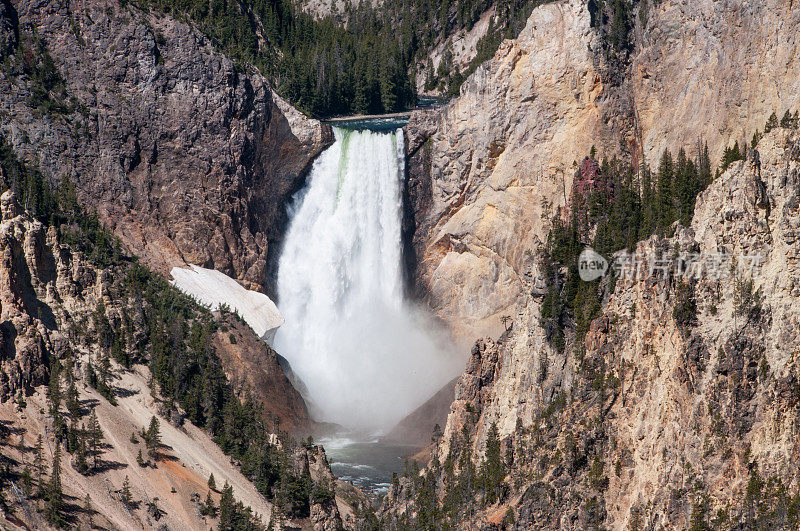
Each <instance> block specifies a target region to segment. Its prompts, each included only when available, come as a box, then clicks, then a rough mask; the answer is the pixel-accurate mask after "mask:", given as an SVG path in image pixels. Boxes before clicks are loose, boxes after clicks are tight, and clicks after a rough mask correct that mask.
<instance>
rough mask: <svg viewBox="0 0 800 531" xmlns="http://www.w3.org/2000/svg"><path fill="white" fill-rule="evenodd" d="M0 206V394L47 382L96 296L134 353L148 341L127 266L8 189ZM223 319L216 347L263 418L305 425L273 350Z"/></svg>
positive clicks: (84, 325) (90, 320)
mask: <svg viewBox="0 0 800 531" xmlns="http://www.w3.org/2000/svg"><path fill="white" fill-rule="evenodd" d="M0 206H1V207H2V215H3V217H2V223H0V251H1V252H2V263H0V282H2V289H0V323H2V324H0V330H2V336H0V337H1V338H2V342H1V343H0V352H2V355H1V356H0V400H2V401H6V400H8V399H9V398H11V397H14V396H16V395H17V394H18V393H19V392H20V391H22V392H23V394H30V393H31V392H33V389H34V388H35V387H36V386H39V385H41V384H45V383H47V381H48V377H49V367H50V365H51V363H52V362H53V360H54V359H59V358H62V357H63V356H64V355H66V354H67V353H70V352H73V351H75V350H78V349H82V348H84V347H85V346H86V345H85V342H86V341H87V338H86V337H85V336H84V334H86V333H87V332H89V331H90V329H89V327H90V326H91V330H95V329H96V328H97V326H98V325H97V323H96V320H97V319H96V316H95V315H96V312H97V308H98V305H99V304H102V307H103V308H104V314H105V316H106V318H107V319H108V321H109V325H110V326H111V327H112V328H114V329H118V327H123V328H124V330H125V331H126V334H128V337H129V341H130V343H131V345H129V346H128V347H126V349H128V350H130V351H131V355H134V351H135V347H134V346H133V345H136V344H138V343H140V342H141V341H146V335H147V327H146V324H145V319H144V308H143V306H142V304H143V303H142V301H141V300H138V299H136V298H132V297H122V296H120V283H121V282H122V279H123V277H124V273H123V272H121V271H119V270H116V269H115V268H108V269H101V268H98V267H97V266H96V265H95V264H94V263H92V262H91V261H90V260H87V259H86V258H85V257H84V256H83V255H82V253H80V252H75V251H74V250H73V249H72V248H70V247H69V246H67V245H64V244H61V243H60V241H59V238H58V235H57V231H56V229H55V228H53V227H45V226H44V225H42V223H40V222H38V221H36V220H33V219H32V218H31V217H30V216H29V215H27V214H26V213H25V212H23V210H22V208H21V207H20V206H19V205H18V204H17V202H16V199H15V196H14V194H13V192H11V191H7V192H6V193H4V194H3V196H2V198H1V199H0ZM224 320H225V321H226V324H225V328H226V329H225V330H223V329H222V327H220V328H219V329H218V330H217V331H216V333H215V335H214V336H213V347H214V350H215V352H216V353H217V355H218V356H219V358H220V360H221V361H222V363H223V365H224V367H225V368H226V371H227V374H228V377H229V380H231V382H233V383H234V384H235V387H236V388H237V389H240V390H241V391H242V398H243V399H244V398H245V395H247V396H250V397H252V398H254V399H256V400H258V401H259V402H261V404H262V410H263V414H264V417H265V419H268V420H269V422H270V423H272V422H273V421H275V418H276V417H277V418H278V419H279V421H278V423H279V424H282V426H281V427H282V428H283V429H284V430H288V431H292V432H295V431H300V432H304V431H307V430H309V429H310V427H311V426H312V424H313V423H312V421H311V419H310V417H309V414H308V411H307V409H306V405H305V402H304V401H303V399H302V397H301V396H300V394H299V393H298V392H297V391H296V390H295V389H294V387H293V386H292V385H291V383H289V380H288V379H287V377H286V375H285V374H284V372H283V370H282V369H281V367H280V365H279V363H278V358H277V355H276V354H275V352H273V351H272V350H271V349H269V347H268V346H267V345H266V344H264V343H263V342H262V341H261V340H260V339H259V338H258V337H257V336H256V335H255V334H254V333H253V332H252V330H250V328H249V327H247V326H246V325H243V324H241V323H239V322H238V321H236V320H235V319H233V318H232V317H230V316H228V317H227V318H225V319H224ZM123 323H124V325H123ZM227 327H230V328H229V329H228V328H227ZM136 361H142V360H140V359H136Z"/></svg>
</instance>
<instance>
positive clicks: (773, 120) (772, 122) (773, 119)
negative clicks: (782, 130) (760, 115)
mask: <svg viewBox="0 0 800 531" xmlns="http://www.w3.org/2000/svg"><path fill="white" fill-rule="evenodd" d="M776 127H778V115H777V114H775V112H774V111H773V112H772V114H770V115H769V118H768V119H767V123H766V124H764V134H767V133H769V132H770V131H772V130H773V129H775V128H776Z"/></svg>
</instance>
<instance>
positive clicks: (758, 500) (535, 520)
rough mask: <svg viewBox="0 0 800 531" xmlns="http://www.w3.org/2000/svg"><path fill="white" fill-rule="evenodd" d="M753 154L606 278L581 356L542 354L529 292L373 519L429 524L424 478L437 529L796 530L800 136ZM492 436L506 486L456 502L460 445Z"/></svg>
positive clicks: (769, 139)
mask: <svg viewBox="0 0 800 531" xmlns="http://www.w3.org/2000/svg"><path fill="white" fill-rule="evenodd" d="M757 149H758V155H759V156H758V158H753V159H751V160H747V161H738V162H735V163H733V164H732V166H731V167H730V169H728V171H726V172H725V173H723V174H722V176H721V177H719V178H718V179H716V180H715V181H714V182H713V183H712V184H711V186H710V187H709V188H708V189H707V190H705V191H704V192H702V193H701V194H700V196H699V197H698V199H697V204H696V209H695V214H694V218H693V220H692V222H691V224H690V226H689V227H678V229H677V231H676V233H675V235H674V236H672V237H669V238H663V237H659V236H653V237H651V238H649V239H648V240H646V241H643V242H640V243H639V244H638V246H637V247H636V249H635V250H634V254H633V256H634V258H635V260H637V261H638V263H639V264H642V268H641V269H640V271H639V273H638V274H635V275H634V274H626V275H624V276H622V277H620V278H619V279H617V280H616V282H615V283H611V282H610V281H609V280H608V278H606V280H605V282H606V284H605V286H606V290H607V292H608V295H607V296H605V297H604V299H603V301H602V316H601V317H599V318H598V319H596V320H595V321H593V322H592V325H591V328H590V330H589V332H588V334H587V335H586V338H585V343H584V347H585V349H574V348H573V347H574V345H570V344H568V345H567V347H566V349H565V353H566V354H559V353H558V352H557V351H556V350H554V349H553V348H552V347H550V346H549V345H548V344H547V342H546V341H545V339H544V337H543V330H542V327H541V325H540V324H539V321H538V315H539V313H540V311H541V304H542V303H541V301H542V299H541V298H540V297H539V296H537V295H535V292H536V290H535V289H534V284H535V281H530V282H528V283H526V285H525V287H526V288H527V290H526V291H527V292H528V293H531V294H530V295H527V296H526V301H525V303H523V304H522V305H520V310H519V312H518V313H517V314H516V315H515V317H514V319H513V324H512V325H511V326H510V330H508V331H506V332H505V333H503V334H502V335H501V336H500V337H499V338H498V339H497V340H496V341H495V340H491V339H487V340H482V341H479V342H478V343H477V344H476V346H475V347H474V349H473V351H472V355H471V357H470V360H469V362H468V364H467V368H466V370H465V372H464V374H463V375H462V376H461V378H460V379H459V381H458V382H457V384H456V390H455V401H454V402H453V404H452V406H451V412H450V415H449V417H448V421H447V425H446V427H445V429H444V433H443V435H442V436H441V439H440V440H439V441H438V443H437V444H436V445H435V447H434V450H433V456H434V461H433V462H432V464H431V465H430V466H429V467H428V468H427V469H425V470H423V472H421V473H420V474H419V476H418V477H416V476H414V475H413V474H411V475H408V476H405V477H403V478H401V479H400V480H399V482H398V483H397V484H396V485H395V486H394V487H393V488H392V490H391V491H390V493H389V496H388V498H387V500H388V501H387V502H386V504H385V505H384V510H385V512H384V518H385V519H386V520H387V521H389V522H396V523H398V524H399V525H402V524H403V523H405V522H407V521H412V522H413V521H419V518H421V517H425V515H426V514H428V513H426V512H425V511H429V510H430V508H431V506H430V505H428V504H427V502H426V501H425V500H428V499H429V498H427V497H426V495H425V492H426V491H424V490H423V489H424V488H425V487H424V486H425V485H433V488H434V490H435V492H436V493H437V497H435V498H434V499H438V500H442V505H441V511H442V512H441V513H440V514H442V515H443V518H445V519H447V518H452V520H451V522H453V521H455V522H457V521H460V520H459V518H466V520H463V521H468V522H470V525H471V526H473V528H475V529H489V528H493V527H492V526H493V525H500V524H503V525H506V528H508V529H531V528H551V529H555V528H560V529H586V528H594V527H596V526H603V527H608V528H614V529H623V528H632V529H652V528H659V527H662V526H663V527H666V528H689V527H691V526H693V525H701V524H704V525H711V526H714V527H716V526H722V527H723V528H726V526H727V527H734V528H736V527H737V526H745V527H746V526H748V525H755V526H756V527H762V528H763V527H769V526H773V528H787V529H788V528H792V526H793V525H795V524H793V522H795V523H796V519H797V517H798V515H797V510H796V508H795V507H796V505H794V504H797V503H798V500H800V495H798V494H797V492H798V488H800V469H799V468H798V465H797V463H798V462H799V461H798V457H799V456H800V455H799V454H800V447H798V444H797V441H798V438H797V433H798V429H800V416H799V415H798V404H800V397H799V396H798V389H800V387H798V381H800V367H798V360H797V352H798V347H799V346H800V345H798V340H797V334H796V333H795V332H796V330H797V326H798V323H800V314H798V305H797V302H796V301H797V296H798V293H799V292H798V290H799V289H800V288H798V278H800V270H798V256H797V250H796V241H797V231H798V227H800V218H799V217H798V212H800V210H799V209H798V199H797V198H798V186H799V185H800V136H798V133H797V130H796V129H790V128H778V129H776V130H775V131H772V132H771V133H769V134H768V135H765V137H764V138H762V139H761V141H760V143H759V144H758V148H757ZM652 260H664V261H665V263H666V264H667V267H666V268H661V267H660V266H656V267H655V268H652V267H651V264H654V263H656V264H657V263H659V262H653V261H652ZM629 273H631V271H629ZM581 351H583V352H584V353H583V354H582V355H581V356H580V357H578V356H576V355H575V354H572V352H581ZM493 427H496V429H497V432H496V433H497V437H498V439H499V441H500V446H499V448H500V452H501V455H502V462H503V463H506V464H505V465H500V466H501V467H503V472H502V476H503V483H504V486H503V487H502V488H504V489H506V490H501V494H500V495H499V496H498V497H497V498H496V499H495V500H487V498H485V497H481V496H478V497H477V498H476V499H475V500H474V501H469V502H466V504H465V505H461V506H459V505H458V502H457V501H454V500H458V499H459V498H458V496H459V490H458V489H462V488H464V487H463V481H466V480H463V478H464V477H465V471H466V468H465V465H464V463H465V461H464V459H465V458H464V455H465V452H466V455H469V456H471V457H472V459H473V460H474V462H475V463H481V462H483V461H484V460H485V459H488V458H489V452H490V450H489V444H490V440H491V437H492V435H491V432H492V430H493ZM455 463H457V464H455ZM511 463H513V465H511ZM483 466H485V465H481V467H480V468H479V469H478V470H479V471H480V474H481V475H477V476H473V477H477V478H482V477H484V476H483V475H482V474H484V473H485V469H484V468H483ZM452 467H455V473H454V471H453V468H452ZM476 481H481V480H480V479H476ZM479 485H482V483H479ZM465 507H467V509H466V510H465V509H464V508H465ZM781 508H785V510H784V509H781ZM461 510H465V512H463V513H461V512H459V511H461ZM453 515H458V516H455V517H454V516H453ZM415 519H416V520H415Z"/></svg>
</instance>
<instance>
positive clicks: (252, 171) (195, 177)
mask: <svg viewBox="0 0 800 531" xmlns="http://www.w3.org/2000/svg"><path fill="white" fill-rule="evenodd" d="M2 6H3V9H2V12H0V16H2V21H0V29H2V31H3V33H2V37H0V43H2V46H0V53H1V54H2V58H3V59H4V60H5V61H6V64H7V67H6V68H4V69H3V71H2V72H1V73H0V87H2V90H0V130H2V131H3V134H4V136H5V138H6V139H7V141H8V143H9V144H11V146H12V147H13V149H14V150H15V151H16V152H17V153H18V154H19V155H20V157H21V158H23V159H25V160H27V161H29V162H32V163H34V164H36V165H37V166H38V167H39V168H40V169H41V170H42V171H43V173H44V174H45V175H46V177H47V178H48V179H49V180H50V181H51V182H52V183H58V182H60V181H61V180H62V179H64V178H69V179H71V180H72V181H73V182H74V184H75V185H76V187H77V189H78V194H79V198H80V199H81V201H82V203H83V204H84V206H86V207H87V208H89V209H91V210H96V211H97V212H98V213H99V214H100V217H101V220H102V221H103V223H104V225H105V226H107V227H108V228H110V229H112V230H113V231H114V233H115V234H116V235H117V236H118V237H119V238H120V239H121V240H122V241H123V242H124V243H125V245H126V246H127V247H128V248H129V249H130V250H131V251H132V252H133V253H135V254H136V255H137V256H140V257H142V259H143V260H144V262H145V263H146V264H148V265H149V266H151V267H153V268H154V269H156V270H158V271H159V272H161V273H167V272H168V271H169V270H170V269H171V268H172V267H174V266H184V265H186V264H188V263H194V264H198V265H200V266H202V267H208V268H212V269H217V270H219V271H222V272H224V273H226V274H227V275H229V276H232V277H234V278H236V279H238V280H240V281H242V282H243V283H244V284H245V286H246V287H248V288H253V289H259V290H264V289H267V291H269V280H268V277H269V275H270V271H268V269H269V264H270V263H271V254H270V253H274V252H276V251H277V249H276V246H277V243H278V242H279V241H280V238H281V234H282V228H283V225H284V224H285V222H286V211H285V203H286V201H287V200H288V198H289V197H290V196H291V194H292V193H293V192H294V191H295V190H297V189H298V188H299V186H300V185H301V183H302V180H303V176H304V172H305V170H306V168H307V166H308V165H309V163H310V161H311V160H312V159H313V157H314V156H315V155H316V154H318V153H319V152H320V151H321V150H322V149H323V148H324V147H325V146H326V145H327V144H328V143H329V142H330V141H331V138H330V133H329V131H327V129H326V128H325V127H323V126H322V125H321V124H320V123H319V122H316V121H314V120H309V119H307V118H305V117H304V116H302V115H301V114H300V113H299V112H298V111H296V110H295V109H293V108H292V107H291V106H289V105H288V104H287V103H286V102H285V101H283V100H281V98H279V97H278V96H277V95H275V94H274V93H273V92H272V91H271V89H270V87H269V86H268V84H267V82H266V80H265V79H264V78H263V77H262V76H260V75H259V74H258V73H257V72H256V71H255V70H254V69H252V68H242V67H240V66H237V65H235V64H234V63H233V62H232V61H231V60H230V59H228V58H227V57H225V56H224V55H222V54H221V53H219V52H217V51H215V49H214V47H213V46H212V43H211V42H209V40H208V39H207V38H205V37H203V36H202V35H201V34H200V33H199V32H197V31H195V30H194V29H193V28H191V27H190V26H187V25H186V24H184V23H182V22H178V21H176V20H174V19H172V18H170V17H164V16H160V15H158V14H157V13H147V12H143V11H141V10H140V9H138V8H137V7H135V6H134V4H133V3H127V2H126V3H124V4H120V3H117V2H113V1H99V2H85V3H77V4H76V3H74V2H68V1H66V0H58V1H55V2H44V3H42V2H33V1H30V2H29V1H21V2H15V3H13V4H12V3H9V2H3V4H2Z"/></svg>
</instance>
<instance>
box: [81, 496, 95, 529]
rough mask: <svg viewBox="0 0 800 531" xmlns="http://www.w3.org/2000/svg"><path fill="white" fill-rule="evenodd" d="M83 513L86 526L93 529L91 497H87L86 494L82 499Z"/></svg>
mask: <svg viewBox="0 0 800 531" xmlns="http://www.w3.org/2000/svg"><path fill="white" fill-rule="evenodd" d="M83 512H84V513H85V514H86V520H87V522H86V523H87V524H88V526H89V529H92V528H93V527H94V509H92V497H91V496H89V493H88V492H87V493H86V497H85V498H84V499H83Z"/></svg>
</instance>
